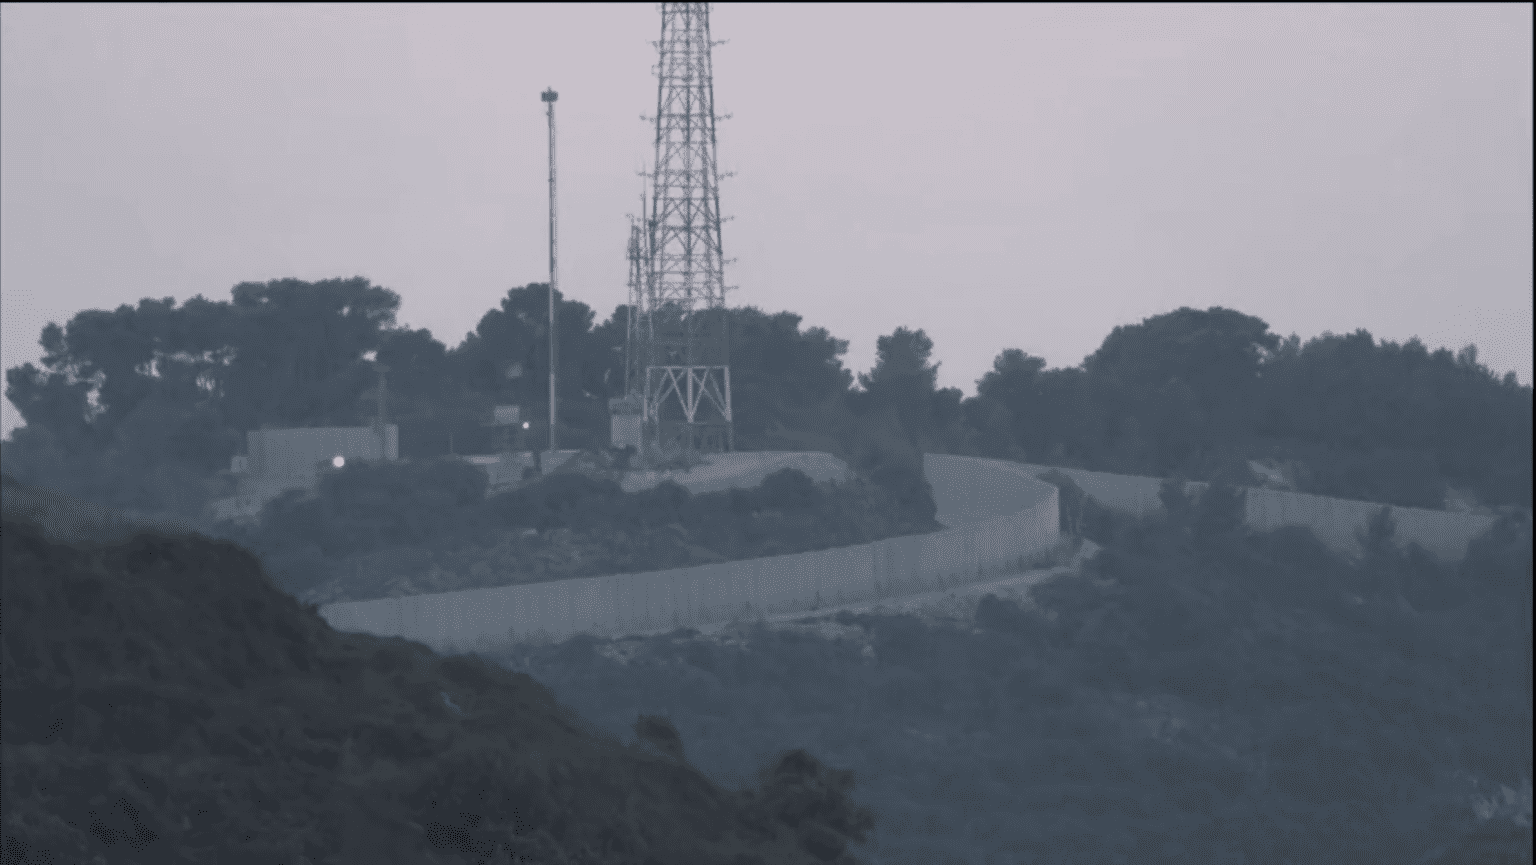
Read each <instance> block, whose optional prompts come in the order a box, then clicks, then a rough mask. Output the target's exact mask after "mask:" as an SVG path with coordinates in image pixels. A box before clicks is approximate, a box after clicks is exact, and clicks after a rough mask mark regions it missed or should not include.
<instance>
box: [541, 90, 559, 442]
mask: <svg viewBox="0 0 1536 865" xmlns="http://www.w3.org/2000/svg"><path fill="white" fill-rule="evenodd" d="M539 98H540V99H541V100H543V101H544V102H546V103H548V104H549V450H550V453H551V454H553V453H554V450H555V282H556V279H557V274H558V271H557V270H556V267H555V261H556V255H555V253H556V249H557V247H556V243H555V240H556V235H555V100H556V99H559V98H560V94H558V93H556V92H555V91H554V88H546V89H545V91H544V92H543V93H542V94H541V95H540V96H539Z"/></svg>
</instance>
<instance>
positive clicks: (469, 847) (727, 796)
mask: <svg viewBox="0 0 1536 865" xmlns="http://www.w3.org/2000/svg"><path fill="white" fill-rule="evenodd" d="M39 523H40V521H39V520H37V519H36V514H35V513H32V514H29V515H28V517H27V518H22V517H21V516H20V515H19V514H18V513H17V512H16V511H15V510H12V509H8V510H7V513H6V515H5V519H4V522H3V525H0V544H3V569H4V570H3V573H4V584H3V588H4V603H3V615H4V622H3V624H4V639H3V677H4V678H3V685H4V703H3V706H4V712H3V716H0V717H3V744H0V748H3V761H4V774H3V795H4V804H5V809H4V812H5V813H4V824H3V835H4V862H5V863H6V865H9V863H13V862H14V863H44V862H50V863H73V862H82V863H114V865H116V863H125V865H127V863H145V865H150V863H154V865H160V863H221V865H237V863H252V865H274V863H289V865H306V863H315V865H318V863H358V862H370V863H381V865H383V863H402V865H404V863H410V865H425V863H443V865H447V863H503V862H536V863H636V865H646V863H656V865H660V863H667V865H673V863H731V865H748V863H765V865H766V863H802V862H804V863H829V862H835V863H840V865H852V863H854V862H856V861H857V860H855V859H854V858H853V856H852V855H851V854H850V853H848V852H847V849H846V847H847V844H848V843H849V842H850V841H852V840H861V839H862V838H863V837H864V834H865V833H866V832H867V831H868V830H869V829H870V828H871V827H872V823H873V818H872V817H871V815H870V814H869V812H868V811H866V810H864V809H862V808H859V807H857V806H855V805H854V804H852V803H851V801H850V800H849V791H850V789H851V788H852V785H853V781H852V777H851V775H850V774H849V773H844V772H837V771H832V770H829V769H827V768H826V767H824V766H822V765H821V764H820V763H819V762H818V761H817V760H816V759H815V758H814V757H812V756H810V755H808V754H806V753H805V752H804V751H791V752H788V753H785V754H782V755H781V756H780V757H779V758H777V759H776V760H774V761H772V762H771V764H770V765H768V766H765V767H764V769H763V772H762V774H761V777H760V779H759V783H758V785H757V786H756V787H755V788H753V789H750V790H743V791H728V790H723V789H720V788H719V787H717V786H715V785H714V784H712V783H711V782H710V781H709V780H708V779H707V778H706V777H705V776H704V775H702V774H700V773H699V772H698V771H697V770H696V769H694V768H693V767H692V766H690V765H689V764H688V762H687V760H686V758H685V757H684V755H683V753H682V748H681V744H680V739H679V738H678V736H677V733H676V731H675V730H674V729H673V727H672V726H671V724H670V723H669V722H668V721H666V720H665V719H659V718H649V717H641V718H639V719H638V720H637V722H636V724H635V732H636V734H637V738H636V740H635V741H634V742H633V743H630V744H626V743H623V742H620V741H618V740H616V739H614V738H612V737H609V736H605V735H602V734H599V733H597V732H596V731H595V730H594V729H593V728H591V727H590V726H588V725H587V724H586V723H584V722H583V721H582V719H581V718H579V717H578V716H576V715H575V713H574V712H572V711H571V710H569V709H567V708H565V707H562V706H560V705H559V704H557V703H556V702H555V700H554V698H553V696H552V695H551V693H550V692H549V691H548V690H547V689H546V688H545V687H544V686H542V685H540V684H539V683H537V682H535V681H534V680H533V679H531V678H529V677H528V676H527V675H525V674H522V673H515V672H511V671H509V670H506V669H504V668H502V667H499V666H495V665H493V664H490V663H487V662H484V661H482V660H480V659H478V658H475V657H467V656H456V657H442V656H439V655H437V654H435V653H433V652H432V651H430V650H428V649H426V648H425V647H423V646H421V645H419V644H415V643H409V642H406V641H404V640H401V639H398V638H391V639H380V638H376V637H372V636H367V635H355V634H339V633H337V632H335V631H333V630H332V629H331V628H330V627H329V626H328V625H327V624H326V623H325V622H324V620H322V619H321V618H320V617H319V615H318V614H317V613H316V611H315V608H314V607H313V606H307V605H302V604H300V603H299V602H298V601H296V600H295V599H294V598H292V597H291V596H289V595H287V594H284V593H283V592H281V591H279V590H278V589H276V588H275V587H274V586H273V585H272V584H271V582H270V581H269V580H268V579H267V577H266V576H265V575H264V574H263V572H262V570H261V567H260V565H259V564H258V562H257V560H256V559H255V558H254V557H253V556H252V555H250V554H249V553H248V552H246V551H245V550H243V549H241V548H240V547H238V546H235V545H233V544H231V543H227V542H223V541H213V540H209V539H208V538H206V537H203V536H200V535H196V534H172V533H166V532H163V531H161V532H143V533H139V534H135V535H132V536H130V537H127V538H126V539H124V538H116V539H113V540H111V541H110V542H106V543H102V542H93V541H89V540H82V539H76V540H73V541H71V542H68V543H65V542H61V541H60V540H58V538H57V535H55V534H49V533H47V532H45V531H44V529H43V528H41V527H40V524H39Z"/></svg>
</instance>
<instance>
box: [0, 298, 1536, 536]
mask: <svg viewBox="0 0 1536 865" xmlns="http://www.w3.org/2000/svg"><path fill="white" fill-rule="evenodd" d="M547 292H548V286H547V285H544V284H540V283H533V284H529V285H525V286H522V287H517V288H513V289H510V290H509V291H508V292H507V293H506V295H505V296H504V297H502V298H501V299H500V301H499V303H498V305H497V306H496V307H495V308H493V309H490V310H488V311H487V312H486V313H485V314H484V315H483V316H482V317H481V318H480V321H479V322H478V324H477V325H476V327H475V329H474V330H473V331H471V332H469V333H468V334H466V335H465V336H464V338H463V339H462V340H461V341H459V343H458V344H457V345H454V346H451V347H450V346H449V345H448V344H446V343H445V342H443V341H441V340H439V339H438V338H436V337H435V336H433V335H432V334H431V333H430V332H429V331H427V330H425V329H412V328H410V327H408V326H404V325H400V324H398V323H397V321H396V314H397V312H398V310H399V305H400V297H399V295H398V294H396V293H395V292H393V291H391V290H389V289H386V288H383V287H380V286H376V285H373V284H371V283H370V282H369V281H368V280H366V279H363V278H360V277H359V278H352V279H333V280H325V281H320V282H313V283H310V282H304V281H300V280H295V279H285V280H275V281H271V282H266V283H242V284H240V285H237V286H235V287H234V288H233V289H232V291H231V296H230V299H229V300H227V301H226V300H217V301H215V300H208V299H206V298H204V297H202V296H198V297H194V298H192V299H190V300H188V301H186V302H184V303H182V304H179V305H178V304H177V303H176V302H175V301H174V299H171V298H165V299H161V300H154V299H149V298H146V299H143V300H141V301H139V303H138V305H137V306H134V305H127V304H125V305H123V306H119V307H118V308H117V309H115V310H110V311H109V310H85V311H82V312H79V313H77V314H76V315H74V316H73V317H72V318H71V319H70V320H69V321H68V322H66V323H65V324H64V325H63V326H60V325H58V324H54V323H51V324H49V325H48V326H47V327H45V328H44V329H43V332H42V335H41V340H40V343H41V345H42V347H43V349H44V352H45V353H44V356H43V358H42V360H41V365H40V366H39V365H35V364H31V363H28V364H22V365H21V366H18V367H14V368H11V369H8V370H7V371H6V397H7V398H8V399H10V400H11V402H12V403H13V404H14V405H15V406H16V407H17V409H18V410H19V411H20V413H21V415H22V418H23V419H24V421H25V425H24V426H22V427H20V428H18V429H17V430H16V431H15V433H14V434H13V435H12V437H11V440H9V441H7V442H5V443H4V445H3V447H4V451H5V462H6V470H7V472H8V473H10V474H12V475H14V476H16V477H18V478H19V479H21V480H24V481H27V482H30V483H34V484H40V485H45V486H52V487H54V488H59V489H62V490H64V491H66V492H70V493H73V494H77V495H83V496H86V497H88V498H92V499H95V500H98V501H102V502H103V503H106V504H110V505H114V506H118V507H128V508H137V509H143V510H151V511H166V510H169V511H181V512H192V511H195V510H197V509H198V508H199V507H200V506H201V504H202V503H203V502H205V501H206V500H207V499H208V498H210V497H213V496H214V495H217V494H220V493H221V492H226V491H227V487H228V480H227V478H222V479H221V477H220V475H219V471H220V470H221V469H224V468H227V467H228V466H229V460H230V457H231V456H232V455H234V454H236V453H239V452H240V450H241V449H242V447H243V439H244V433H245V431H247V430H251V429H256V428H259V427H261V426H275V427H291V426H328V425H338V426H341V425H361V424H366V423H369V422H371V421H372V419H373V417H374V414H375V405H376V397H377V391H376V388H377V381H378V377H377V373H376V369H375V366H374V363H373V362H372V360H371V359H373V358H376V359H377V361H379V362H381V363H383V364H384V365H385V366H386V367H387V368H388V385H387V397H388V411H389V415H390V421H391V422H392V423H397V424H399V426H400V449H401V455H402V456H403V457H412V458H427V457H434V456H438V455H443V454H447V453H450V452H457V453H475V452H484V451H487V450H489V449H490V448H491V447H492V446H493V443H492V441H491V440H490V438H489V431H488V430H487V428H486V427H485V426H484V421H485V420H486V419H487V416H488V414H489V411H490V407H491V406H493V405H497V404H516V405H520V406H522V407H523V411H524V417H525V419H527V420H529V421H530V424H531V426H532V427H534V430H539V428H540V427H542V426H544V425H547V422H548V415H547V389H546V388H547V381H548V354H547V351H548V342H547V339H548V335H547V332H546V331H547V320H548V319H547V315H548V314H547V303H548V299H547V298H548V295H547ZM630 312H631V310H630V308H629V307H628V306H627V305H619V306H618V307H616V308H615V309H614V311H613V313H612V314H611V315H610V316H609V317H608V318H607V319H606V320H603V321H601V322H598V320H597V316H596V313H595V311H594V310H593V309H592V308H591V307H589V306H587V305H586V304H584V303H582V302H581V301H577V300H572V299H569V298H566V297H564V296H563V295H561V294H560V293H559V292H556V330H557V334H556V336H557V339H556V345H557V350H558V354H559V357H558V365H559V366H558V371H559V376H558V381H557V383H558V389H559V399H560V417H559V422H560V427H559V430H558V435H559V437H560V442H561V444H562V445H564V446H566V447H578V448H593V449H595V448H599V447H602V446H605V445H606V444H607V442H608V411H607V405H606V401H607V399H608V398H609V397H613V396H619V395H621V393H622V389H623V379H624V339H625V332H626V329H627V323H628V317H629V315H630ZM727 318H728V324H729V333H730V346H731V357H730V363H731V379H732V390H733V398H732V402H733V409H734V413H735V435H736V442H737V446H738V448H740V449H815V450H829V451H832V452H834V453H839V454H843V455H845V456H849V457H850V458H852V459H855V460H858V459H864V460H865V461H866V462H871V463H872V464H873V463H878V462H879V459H877V458H876V457H873V456H870V455H869V453H864V454H863V456H861V455H860V454H859V453H857V452H859V451H864V452H870V451H882V450H883V451H884V452H886V453H890V452H894V451H901V452H903V453H908V454H915V453H918V452H924V451H926V452H944V453H961V454H972V455H981V456H989V457H997V458H1005V459H1017V460H1024V461H1029V462H1036V463H1045V464H1051V465H1062V466H1074V467H1080V468H1087V469H1095V470H1101V471H1113V472H1122V473H1130V474H1143V475H1154V476H1165V477H1173V476H1177V477H1184V478H1189V479H1195V480H1206V481H1216V482H1225V483H1233V484H1252V483H1256V482H1257V479H1256V478H1255V477H1254V476H1253V474H1252V473H1251V471H1250V469H1249V461H1250V460H1269V461H1271V463H1272V464H1273V465H1276V466H1281V467H1284V468H1285V469H1286V470H1288V471H1289V473H1290V475H1291V477H1292V480H1293V482H1294V484H1295V485H1296V486H1297V487H1298V488H1300V489H1303V490H1305V491H1310V492H1316V493H1319V494H1326V495H1335V496H1340V497H1346V498H1359V499H1368V500H1374V501H1382V502H1390V503H1393V504H1400V505H1410V506H1420V507H1440V506H1441V505H1442V503H1443V502H1444V500H1445V496H1446V492H1447V490H1448V489H1449V488H1455V489H1458V490H1463V491H1467V492H1470V493H1471V494H1472V495H1473V496H1474V497H1475V498H1476V499H1477V500H1478V501H1480V502H1482V503H1484V504H1487V505H1492V506H1499V505H1520V506H1524V507H1530V505H1531V495H1532V488H1531V468H1532V465H1531V443H1532V390H1531V387H1530V386H1521V385H1520V384H1519V383H1518V382H1517V381H1516V380H1515V377H1514V374H1513V373H1509V374H1508V375H1505V376H1504V377H1502V378H1500V377H1498V376H1496V375H1495V374H1494V373H1493V372H1492V371H1491V370H1489V369H1488V367H1486V366H1485V365H1483V364H1480V363H1479V362H1478V361H1477V352H1476V348H1475V346H1468V347H1467V348H1465V349H1463V350H1462V351H1461V352H1459V353H1455V354H1453V353H1452V352H1450V351H1448V350H1445V349H1440V350H1437V351H1433V352H1431V351H1429V350H1428V349H1427V348H1426V347H1425V346H1424V345H1423V343H1421V342H1419V341H1418V340H1417V339H1411V340H1408V341H1407V342H1406V343H1404V344H1401V345H1400V344H1397V343H1393V342H1389V341H1380V342H1378V341H1377V340H1375V339H1374V338H1373V337H1372V336H1371V334H1370V333H1369V332H1367V331H1365V330H1363V329H1362V330H1357V331H1355V332H1353V333H1349V334H1345V335H1335V334H1332V333H1325V334H1323V335H1322V336H1319V337H1316V338H1314V339H1310V340H1308V341H1306V342H1305V343H1303V342H1302V341H1301V340H1300V339H1299V338H1298V337H1296V336H1294V335H1292V336H1290V337H1288V338H1282V337H1280V336H1279V335H1277V334H1274V333H1272V332H1270V330H1269V328H1268V325H1267V324H1266V323H1265V322H1264V321H1262V320H1261V319H1259V318H1257V317H1254V316H1251V315H1246V314H1243V313H1241V312H1238V311H1235V310H1230V309H1223V308H1220V307H1215V308H1211V309H1207V310H1196V309H1191V308H1180V309H1177V310H1174V311H1172V312H1169V313H1165V314H1162V315H1156V316H1152V317H1150V318H1147V319H1145V320H1143V321H1141V322H1140V323H1136V324H1128V325H1122V326H1119V327H1116V328H1115V329H1114V330H1113V331H1112V332H1111V333H1110V334H1109V335H1108V336H1107V337H1106V338H1105V340H1104V342H1103V343H1102V345H1100V347H1099V348H1098V350H1096V351H1095V352H1094V353H1092V354H1091V355H1089V356H1088V357H1087V358H1085V359H1084V361H1083V362H1082V363H1081V364H1079V365H1077V366H1071V367H1062V368H1056V369H1050V368H1047V365H1046V362H1045V361H1044V360H1043V359H1042V358H1039V357H1036V356H1033V355H1030V354H1028V353H1026V352H1025V351H1023V350H1022V349H1019V348H1008V349H1005V350H1004V351H1002V352H1001V353H1000V354H999V355H998V356H997V358H996V359H995V360H994V362H993V366H992V369H990V370H988V371H986V372H985V374H983V375H982V376H981V377H980V379H978V381H977V393H976V395H975V396H972V397H963V395H962V393H961V391H960V390H959V389H958V388H940V387H938V386H937V373H938V369H939V363H938V362H937V361H935V360H933V350H934V345H933V342H932V340H931V339H930V338H929V337H928V336H927V334H926V333H925V332H924V331H923V330H922V329H921V328H916V329H910V328H906V327H899V328H897V329H896V330H895V331H894V332H892V333H891V334H889V335H886V336H881V337H880V338H879V339H878V340H877V351H876V354H877V359H876V363H875V365H874V367H873V368H872V369H871V370H870V371H869V372H867V373H861V374H859V375H857V376H855V375H854V374H853V372H852V371H850V370H849V369H847V368H845V367H844V365H843V356H844V355H845V354H846V352H847V347H848V342H847V340H841V339H836V338H835V337H834V336H833V335H832V334H830V333H829V332H828V331H827V330H825V329H824V328H819V327H811V328H805V329H802V327H801V317H800V316H799V315H797V314H795V313H792V312H788V311H784V312H778V313H774V314H769V313H765V312H763V311H762V310H760V309H757V308H755V307H737V308H732V309H730V310H728V313H727ZM534 430H531V431H530V434H533V435H537V436H540V438H539V440H538V441H529V442H528V444H530V445H532V446H542V445H543V439H542V433H541V432H534ZM872 443H876V444H872Z"/></svg>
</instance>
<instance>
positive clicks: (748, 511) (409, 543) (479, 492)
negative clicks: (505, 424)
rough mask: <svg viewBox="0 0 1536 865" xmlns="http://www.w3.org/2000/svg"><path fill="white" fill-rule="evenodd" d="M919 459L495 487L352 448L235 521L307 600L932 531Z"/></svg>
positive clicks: (682, 562)
mask: <svg viewBox="0 0 1536 865" xmlns="http://www.w3.org/2000/svg"><path fill="white" fill-rule="evenodd" d="M912 462H913V460H912V458H911V455H910V454H898V455H896V456H894V457H893V456H891V455H889V454H887V453H886V452H884V451H880V450H878V449H874V448H871V449H869V452H868V453H867V454H866V456H865V460H864V462H863V463H862V464H863V465H864V466H865V467H866V468H867V469H868V471H869V472H870V473H872V474H874V475H875V476H876V477H877V478H878V479H879V480H878V481H875V480H865V479H864V478H856V479H854V480H852V481H850V482H848V483H838V484H830V483H829V484H817V483H815V482H813V481H812V480H811V479H810V478H809V477H807V476H806V475H805V474H804V473H802V472H800V471H798V470H796V469H792V468H785V469H781V470H779V471H777V472H775V473H774V474H772V475H770V476H769V477H767V478H765V479H764V480H763V482H762V483H761V484H759V485H758V486H757V487H754V488H751V489H732V490H726V491H722V492H714V493H704V494H700V495H693V494H691V493H690V492H689V491H688V490H687V489H686V488H684V487H682V486H680V485H678V484H676V483H673V482H670V481H667V482H663V483H661V484H659V485H657V486H655V487H652V488H650V489H646V490H642V491H639V492H636V493H625V492H624V491H623V490H622V489H621V488H620V486H619V485H618V484H617V483H616V482H614V481H613V480H610V479H605V478H599V477H591V476H588V475H586V474H582V473H579V472H555V473H552V474H550V475H548V476H546V477H543V478H539V479H537V480H536V481H535V482H532V483H529V484H527V485H525V486H522V487H519V488H517V489H513V490H508V491H505V492H501V493H497V494H496V495H493V496H490V497H489V498H486V497H485V475H484V473H483V472H480V471H479V470H478V469H476V468H475V467H473V466H470V465H466V464H464V463H462V462H457V461H451V460H445V461H432V462H426V463H412V462H404V463H392V464H384V465H368V464H355V465H349V466H347V467H345V468H343V469H342V470H340V471H337V472H335V473H331V474H327V475H326V476H324V477H323V478H322V480H321V482H320V484H319V488H318V490H317V492H316V493H315V494H313V495H306V494H303V493H297V492H296V493H289V494H285V495H284V496H283V497H281V498H279V499H277V500H275V501H273V502H271V503H270V504H269V505H268V506H267V508H266V510H265V511H264V513H263V515H262V519H261V523H260V525H259V526H257V527H254V528H247V529H238V528H234V527H226V529H225V530H226V532H227V533H228V535H229V536H230V537H232V538H234V539H236V540H239V541H241V542H243V543H246V544H248V545H249V546H250V547H251V548H252V549H254V550H256V551H257V552H258V553H259V554H260V555H261V556H262V557H263V561H264V562H265V563H266V564H267V566H268V567H269V568H271V570H272V572H273V574H274V578H275V579H277V580H278V581H279V583H280V584H281V585H283V586H284V587H285V588H287V589H288V590H289V591H292V592H295V593H296V594H298V595H300V596H301V597H303V598H304V599H305V600H306V601H310V602H314V603H330V602H334V601H340V600H363V599H367V598H373V597H383V596H388V595H404V594H418V593H422V592H438V591H452V590H456V589H465V588H482V587H488V586H496V585H507V584H511V583H516V582H528V581H538V580H548V579H563V578H569V577H580V576H594V575H598V574H606V573H633V572H642V571H649V570H661V569H666V568H675V567H684V566H687V565H692V564H703V563H706V562H717V561H728V560H735V559H746V558H755V557H758V556H766V555H780V554H787V553H796V552H805V551H810V550H819V549H826V548H829V547H834V546H846V545H850V544H859V543H867V542H869V541H875V540H879V539H881V538H887V537H892V536H895V535H902V534H912V533H915V532H922V531H931V530H934V529H936V528H938V524H937V523H935V522H933V519H932V515H933V511H934V506H933V500H932V493H931V491H930V490H929V489H928V487H927V486H926V481H924V480H923V479H922V475H921V463H920V462H919V463H918V464H917V467H916V475H915V479H914V474H913V467H912ZM918 484H922V486H918ZM893 487H894V488H895V490H896V492H892V491H891V490H892V488H893Z"/></svg>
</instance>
